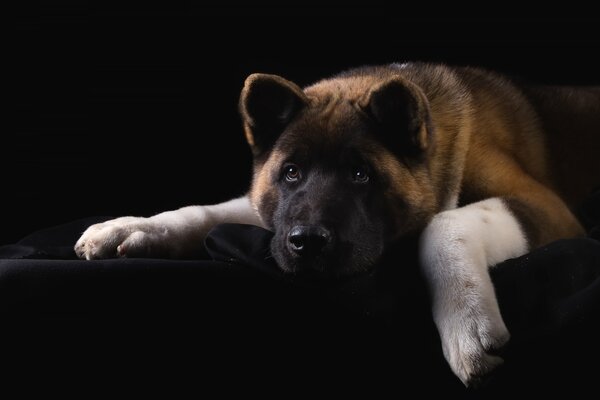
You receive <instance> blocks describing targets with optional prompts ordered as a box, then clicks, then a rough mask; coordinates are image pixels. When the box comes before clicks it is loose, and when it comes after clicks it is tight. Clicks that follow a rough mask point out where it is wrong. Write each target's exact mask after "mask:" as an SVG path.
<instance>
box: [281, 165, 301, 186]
mask: <svg viewBox="0 0 600 400" xmlns="http://www.w3.org/2000/svg"><path fill="white" fill-rule="evenodd" d="M283 171H284V175H285V180H286V181H288V182H296V181H297V180H298V179H300V169H299V168H298V166H297V165H294V164H289V165H286V166H285V168H284V169H283Z"/></svg>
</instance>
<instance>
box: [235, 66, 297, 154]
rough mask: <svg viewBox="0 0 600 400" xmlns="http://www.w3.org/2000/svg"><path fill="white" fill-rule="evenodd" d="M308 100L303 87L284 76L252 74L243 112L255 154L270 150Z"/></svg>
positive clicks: (248, 80)
mask: <svg viewBox="0 0 600 400" xmlns="http://www.w3.org/2000/svg"><path fill="white" fill-rule="evenodd" d="M307 103H308V98H307V97H306V95H305V94H304V92H303V91H302V89H301V88H300V87H298V85H296V84H294V83H292V82H290V81H288V80H286V79H284V78H282V77H280V76H277V75H269V74H252V75H250V76H249V77H248V78H247V79H246V82H245V84H244V88H243V89H242V94H241V96H240V113H241V114H242V118H243V122H244V131H245V133H246V139H247V140H248V143H249V144H250V147H252V151H253V152H254V155H258V154H260V153H262V152H263V151H265V150H268V149H269V148H270V147H271V146H272V145H273V144H274V143H275V141H276V140H277V138H278V137H279V135H280V134H281V133H282V132H283V130H284V129H285V127H286V126H287V124H288V123H289V122H290V121H291V120H292V119H293V118H294V116H296V114H297V113H298V112H299V111H300V110H301V109H302V108H304V107H305V106H306V104H307Z"/></svg>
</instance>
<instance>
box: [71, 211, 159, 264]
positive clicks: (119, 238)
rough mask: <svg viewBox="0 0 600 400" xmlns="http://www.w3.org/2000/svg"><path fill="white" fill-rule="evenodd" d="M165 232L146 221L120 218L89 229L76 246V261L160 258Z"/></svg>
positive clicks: (134, 218)
mask: <svg viewBox="0 0 600 400" xmlns="http://www.w3.org/2000/svg"><path fill="white" fill-rule="evenodd" d="M166 235H167V231H166V230H165V229H164V228H161V227H160V226H158V225H157V224H154V223H152V222H150V221H149V220H148V219H147V218H138V217H122V218H117V219H113V220H110V221H106V222H102V223H100V224H95V225H92V226H90V227H89V228H88V229H87V230H86V231H85V232H84V233H83V235H81V238H80V239H79V240H78V241H77V243H76V244H75V253H76V254H77V256H78V257H79V258H84V259H86V260H94V259H100V258H116V257H160V256H162V255H163V253H164V252H165V251H166V248H165V242H166V241H165V239H166V238H165V236H166Z"/></svg>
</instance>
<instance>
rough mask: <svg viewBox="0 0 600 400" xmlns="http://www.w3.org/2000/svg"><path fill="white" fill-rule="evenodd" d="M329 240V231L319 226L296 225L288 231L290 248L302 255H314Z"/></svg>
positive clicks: (320, 250) (319, 251)
mask: <svg viewBox="0 0 600 400" xmlns="http://www.w3.org/2000/svg"><path fill="white" fill-rule="evenodd" d="M330 241H331V232H329V231H328V230H327V229H325V228H323V227H321V226H311V225H298V226H295V227H293V228H292V229H291V230H290V232H289V233H288V246H289V248H290V250H291V251H292V252H294V253H296V254H297V255H299V256H302V257H314V256H316V255H318V254H320V253H321V252H322V251H323V248H324V247H325V246H326V245H327V244H328V243H329V242H330Z"/></svg>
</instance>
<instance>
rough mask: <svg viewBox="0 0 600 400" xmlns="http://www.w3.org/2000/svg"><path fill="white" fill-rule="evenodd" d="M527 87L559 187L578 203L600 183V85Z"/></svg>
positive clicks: (567, 198)
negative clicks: (538, 118) (540, 124)
mask: <svg viewBox="0 0 600 400" xmlns="http://www.w3.org/2000/svg"><path fill="white" fill-rule="evenodd" d="M523 90H524V92H525V93H526V95H527V98H528V99H529V101H530V102H531V104H532V105H533V107H534V108H535V111H536V113H537V114H538V115H539V117H540V119H541V123H542V127H543V130H544V133H545V140H546V144H547V149H548V157H549V160H550V165H549V170H550V174H551V176H552V178H553V181H554V182H555V183H556V188H557V190H558V191H559V193H560V194H561V195H562V197H563V198H564V199H565V200H566V201H567V202H568V203H569V204H570V205H571V206H575V205H577V204H578V203H579V202H580V201H581V200H582V199H583V198H585V196H586V195H589V193H590V190H591V189H593V188H596V187H599V186H600V87H556V86H554V87H548V86H524V87H523Z"/></svg>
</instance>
